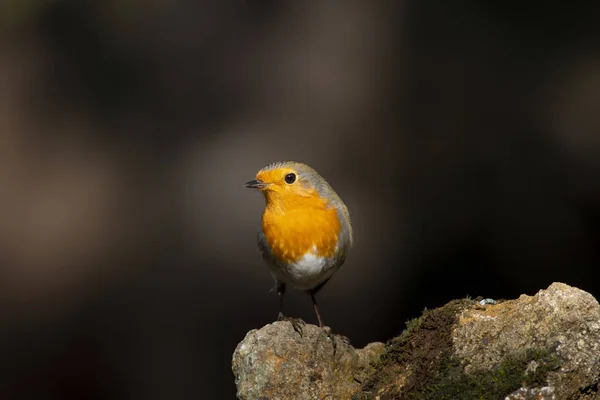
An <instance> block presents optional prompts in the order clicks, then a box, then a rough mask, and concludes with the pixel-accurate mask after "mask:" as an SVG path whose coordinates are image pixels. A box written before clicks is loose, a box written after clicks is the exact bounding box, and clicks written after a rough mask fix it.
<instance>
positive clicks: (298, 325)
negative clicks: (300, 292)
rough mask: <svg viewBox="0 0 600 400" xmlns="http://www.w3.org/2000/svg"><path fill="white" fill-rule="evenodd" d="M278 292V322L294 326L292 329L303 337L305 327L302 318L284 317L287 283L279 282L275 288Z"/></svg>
mask: <svg viewBox="0 0 600 400" xmlns="http://www.w3.org/2000/svg"><path fill="white" fill-rule="evenodd" d="M275 289H276V290H277V295H279V314H277V321H288V322H289V323H291V324H292V327H293V328H294V330H295V331H296V332H298V333H299V334H300V336H302V325H304V321H302V320H301V319H300V318H292V317H286V316H285V315H283V295H284V294H285V283H283V282H279V281H277V286H276V288H275Z"/></svg>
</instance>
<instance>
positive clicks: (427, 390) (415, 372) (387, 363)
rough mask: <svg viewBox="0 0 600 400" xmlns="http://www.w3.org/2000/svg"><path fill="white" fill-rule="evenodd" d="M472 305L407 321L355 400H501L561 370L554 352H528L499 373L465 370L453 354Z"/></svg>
mask: <svg viewBox="0 0 600 400" xmlns="http://www.w3.org/2000/svg"><path fill="white" fill-rule="evenodd" d="M473 306H475V307H476V306H477V305H476V302H475V301H473V300H470V299H464V300H454V301H452V302H450V303H448V304H447V305H445V306H444V307H441V308H437V309H434V310H425V311H424V312H423V315H422V316H421V317H419V318H417V319H414V320H411V321H409V322H407V328H406V329H405V330H404V331H403V332H402V334H400V335H399V336H397V337H396V338H394V339H392V340H390V341H389V342H388V343H387V344H386V350H385V352H384V353H383V354H382V356H381V357H380V359H379V361H378V362H376V363H375V364H374V366H373V367H374V370H375V372H374V373H373V375H372V376H371V377H370V378H369V379H368V380H367V381H366V382H365V383H364V384H363V386H362V390H361V392H360V393H358V394H356V395H355V396H354V397H353V399H355V400H366V399H373V398H375V396H379V397H380V399H382V400H383V399H386V400H391V399H415V400H416V399H419V400H420V399H428V400H429V399H431V400H437V399H439V400H442V399H464V400H468V399H482V400H485V399H500V398H504V397H505V396H506V395H507V394H509V393H511V392H513V391H515V390H516V389H518V388H519V387H522V386H543V385H544V384H545V382H546V377H547V374H548V372H550V371H553V370H556V369H557V368H559V367H560V362H559V360H558V359H556V356H555V352H554V351H553V349H537V350H532V349H529V350H527V351H524V352H521V353H518V354H511V355H508V356H507V357H505V358H504V361H503V362H502V363H501V364H500V365H499V366H498V367H496V368H495V369H494V370H491V371H476V372H472V373H470V374H466V373H465V372H464V368H463V366H462V365H461V364H460V362H459V360H458V359H457V358H456V357H455V356H454V354H453V347H452V329H453V328H454V326H455V323H456V322H457V318H458V316H459V315H460V313H461V312H462V310H464V309H465V308H468V307H473ZM532 361H533V362H535V363H532ZM532 366H535V368H533V367H532Z"/></svg>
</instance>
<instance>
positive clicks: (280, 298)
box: [277, 282, 285, 319]
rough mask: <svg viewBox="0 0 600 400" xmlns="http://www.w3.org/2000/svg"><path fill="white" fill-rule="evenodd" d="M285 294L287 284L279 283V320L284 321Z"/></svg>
mask: <svg viewBox="0 0 600 400" xmlns="http://www.w3.org/2000/svg"><path fill="white" fill-rule="evenodd" d="M284 294H285V283H282V282H277V295H278V296H279V315H278V316H277V319H282V318H283V317H284V316H283V295H284Z"/></svg>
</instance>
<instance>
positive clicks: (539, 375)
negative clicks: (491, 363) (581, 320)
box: [407, 349, 560, 400]
mask: <svg viewBox="0 0 600 400" xmlns="http://www.w3.org/2000/svg"><path fill="white" fill-rule="evenodd" d="M554 354H555V353H554V350H553V349H529V350H527V351H524V352H521V353H517V354H512V355H509V356H507V357H506V358H505V359H504V361H503V362H502V363H501V364H500V365H499V366H498V367H497V368H496V369H495V370H492V371H477V372H475V373H472V374H465V373H463V371H462V368H461V366H460V365H459V362H458V360H456V358H454V357H452V356H449V357H447V358H446V359H445V360H444V362H443V363H442V364H441V365H440V369H439V370H438V375H437V377H436V378H435V379H433V380H432V381H429V382H427V383H426V384H425V385H423V387H421V388H418V389H417V390H414V391H411V393H410V395H408V396H407V398H409V399H419V400H421V399H427V400H443V399H458V398H460V399H481V400H487V399H501V398H504V397H505V396H506V395H508V394H509V393H511V392H514V391H515V390H517V389H518V388H520V387H522V386H525V387H528V386H543V385H545V384H546V379H547V376H548V373H549V372H551V371H555V370H556V369H558V368H559V367H560V362H559V360H558V358H557V357H556V356H555V355H554ZM532 361H535V362H537V364H538V365H537V368H536V369H535V370H534V371H533V370H532V371H527V367H528V365H529V364H530V363H531V362H532ZM526 371H527V372H526Z"/></svg>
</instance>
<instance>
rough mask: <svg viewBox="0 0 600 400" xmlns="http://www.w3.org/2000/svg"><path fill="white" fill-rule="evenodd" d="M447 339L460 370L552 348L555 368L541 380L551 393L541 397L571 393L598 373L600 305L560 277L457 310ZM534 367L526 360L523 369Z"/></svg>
mask: <svg viewBox="0 0 600 400" xmlns="http://www.w3.org/2000/svg"><path fill="white" fill-rule="evenodd" d="M452 339H453V344H454V351H455V354H456V355H457V356H458V358H460V360H461V363H462V365H463V367H464V370H465V372H466V373H471V372H473V371H477V370H490V369H492V368H494V367H495V366H496V365H499V364H500V363H501V362H502V360H503V359H504V358H505V357H506V356H507V355H510V354H518V353H521V352H523V350H524V349H536V350H538V351H550V352H552V354H553V356H554V357H555V358H556V361H557V362H558V363H559V364H560V368H558V369H557V370H555V371H549V372H548V375H547V385H546V386H548V387H549V388H553V389H554V395H553V396H550V395H546V396H544V398H556V399H567V398H571V397H572V396H575V395H577V394H578V393H579V392H580V390H585V388H589V387H590V386H595V385H596V384H597V383H598V377H599V376H600V307H599V305H598V302H597V301H596V299H594V297H592V295H591V294H589V293H587V292H584V291H582V290H579V289H576V288H573V287H570V286H567V285H565V284H563V283H553V284H552V285H550V287H548V289H546V290H541V291H540V292H538V293H537V294H536V295H535V296H526V295H522V296H521V297H519V298H518V299H517V300H511V301H505V302H503V303H501V304H497V305H488V306H485V307H481V308H470V309H467V310H465V311H463V312H462V313H461V315H460V316H459V320H458V323H457V325H456V328H455V330H454V332H453V337H452ZM537 368H539V365H538V363H537V362H536V361H531V362H530V364H529V365H528V370H527V371H526V373H527V374H529V373H534V372H535V370H536V369H537ZM549 396H550V397H549ZM580 397H581V396H580ZM513 398H515V399H516V398H519V397H513Z"/></svg>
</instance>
